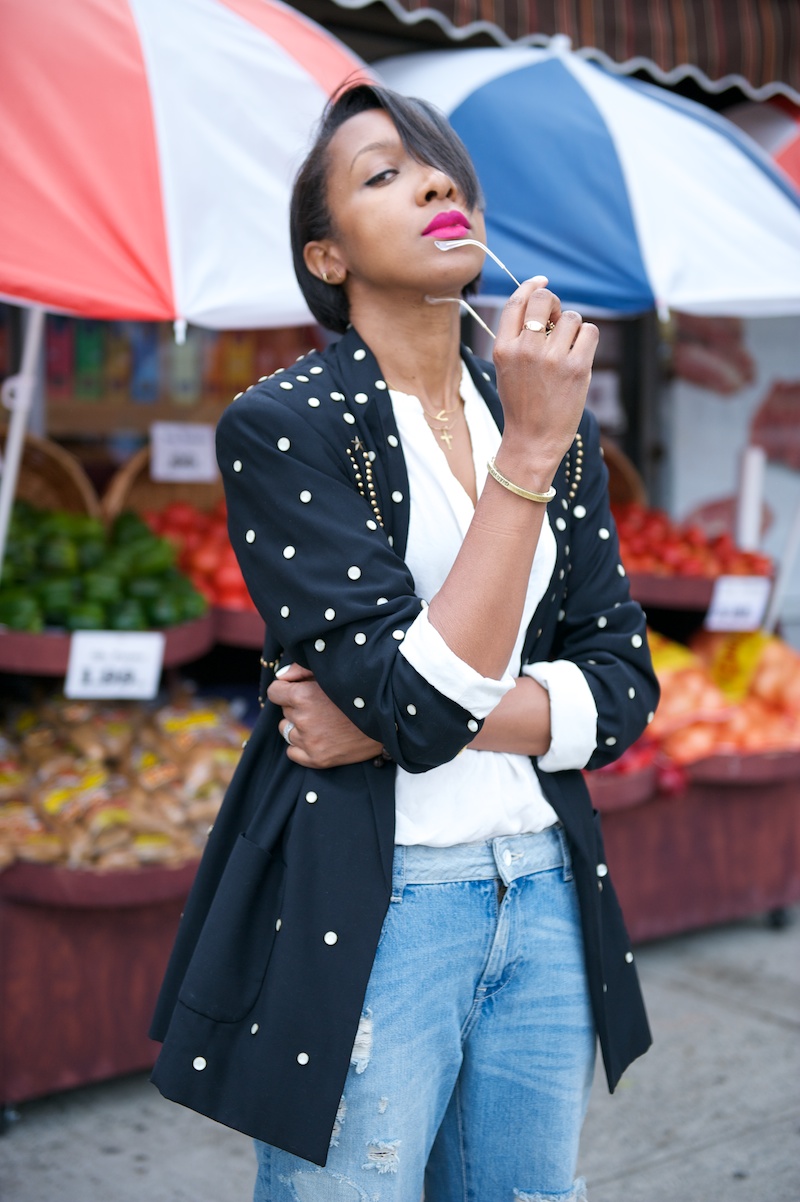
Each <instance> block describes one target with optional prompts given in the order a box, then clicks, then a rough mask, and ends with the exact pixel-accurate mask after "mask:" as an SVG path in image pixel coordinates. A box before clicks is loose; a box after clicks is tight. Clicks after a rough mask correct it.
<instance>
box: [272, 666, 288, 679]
mask: <svg viewBox="0 0 800 1202" xmlns="http://www.w3.org/2000/svg"><path fill="white" fill-rule="evenodd" d="M291 667H292V665H291V664H284V665H283V667H281V668H278V671H277V672H276V673H275V676H276V678H277V677H278V676H285V675H286V673H287V672H288V671H289V669H290V668H291Z"/></svg>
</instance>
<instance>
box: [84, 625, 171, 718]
mask: <svg viewBox="0 0 800 1202" xmlns="http://www.w3.org/2000/svg"><path fill="white" fill-rule="evenodd" d="M164 642H165V640H164V635H163V634H162V633H161V631H158V630H143V631H125V632H124V633H121V632H118V631H116V630H76V631H75V633H74V634H73V636H72V638H71V639H70V647H69V663H68V666H67V679H66V681H65V683H64V694H65V695H66V696H67V697H81V698H84V699H87V700H89V699H91V700H97V699H106V700H115V701H122V700H139V701H149V700H150V699H151V698H152V697H155V695H156V693H157V691H158V682H159V680H160V679H161V665H162V663H163V660H164Z"/></svg>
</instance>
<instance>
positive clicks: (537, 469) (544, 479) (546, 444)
mask: <svg viewBox="0 0 800 1202" xmlns="http://www.w3.org/2000/svg"><path fill="white" fill-rule="evenodd" d="M543 283H545V284H546V283H547V280H546V279H545V277H544V276H535V277H534V278H533V279H532V280H527V281H526V282H525V283H524V284H523V285H522V286H521V287H520V288H518V289H517V291H516V292H515V293H514V295H513V296H512V297H511V299H510V300H509V301H508V303H507V304H506V306H505V308H504V310H503V314H502V317H501V319H500V323H499V327H498V331H497V339H496V341H495V345H494V362H495V366H496V368H497V388H498V391H499V393H500V399H501V401H502V403H503V413H504V416H505V431H504V434H503V441H502V444H501V447H500V450H499V451H498V454H497V464H498V467H499V468H500V470H501V471H504V472H507V474H508V475H509V476H510V477H511V479H512V480H514V482H515V483H517V484H520V485H521V486H522V487H525V488H529V489H532V490H533V491H536V492H538V491H546V489H547V488H548V487H549V485H550V483H551V481H552V479H553V475H554V473H555V471H556V468H557V467H558V465H559V463H560V462H561V460H562V459H563V457H564V455H565V454H566V453H567V451H568V449H569V447H570V444H571V443H572V440H573V439H574V437H575V431H576V430H577V428H578V423H579V422H580V419H581V414H582V413H583V407H584V404H585V402H586V393H587V391H588V388H589V381H590V379H591V374H592V361H593V359H594V354H595V350H596V348H597V340H598V337H599V335H598V330H597V327H596V326H594V325H590V324H589V323H588V322H583V321H582V319H581V317H580V314H578V313H573V312H570V311H568V312H565V313H562V311H561V302H560V301H559V299H558V297H557V296H555V295H554V294H553V293H552V292H550V291H549V290H548V289H547V288H544V287H542V284H543ZM526 322H538V323H539V324H540V326H542V327H543V329H533V330H531V329H526V328H525V323H526ZM548 323H552V325H553V328H552V330H551V331H550V332H549V333H545V330H546V329H547V327H548Z"/></svg>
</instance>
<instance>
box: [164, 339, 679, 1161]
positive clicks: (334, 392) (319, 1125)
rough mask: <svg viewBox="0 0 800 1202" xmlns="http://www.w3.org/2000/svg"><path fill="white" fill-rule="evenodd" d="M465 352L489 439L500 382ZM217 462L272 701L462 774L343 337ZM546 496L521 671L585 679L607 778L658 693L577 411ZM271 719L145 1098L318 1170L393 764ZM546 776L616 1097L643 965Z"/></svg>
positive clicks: (257, 392)
mask: <svg viewBox="0 0 800 1202" xmlns="http://www.w3.org/2000/svg"><path fill="white" fill-rule="evenodd" d="M463 354H464V358H465V361H466V362H467V365H468V367H469V370H470V373H471V374H472V377H473V379H474V380H475V383H476V385H477V387H478V389H479V390H480V392H481V394H482V395H483V397H484V399H485V401H486V403H487V405H488V406H489V408H490V410H491V412H492V414H493V416H494V417H495V419H496V421H497V422H498V424H499V425H500V426H501V427H502V411H501V408H500V404H499V400H498V396H497V393H496V390H495V387H494V383H493V371H492V369H491V368H490V367H489V365H487V364H485V363H481V362H479V361H478V360H476V359H475V358H474V357H473V356H472V354H471V353H470V352H469V351H468V350H467V349H466V348H464V350H463ZM217 452H218V459H219V464H220V469H221V471H222V474H223V478H224V481H225V490H226V495H227V499H228V510H229V529H230V536H231V540H232V542H233V545H234V547H235V549H236V553H237V555H238V557H239V561H240V563H241V565H242V570H243V572H244V576H245V579H246V581H247V584H248V587H249V589H250V592H251V594H252V596H253V598H254V599H255V601H256V603H257V605H258V607H259V610H260V612H261V614H262V616H263V618H264V619H265V621H266V624H267V630H268V632H269V633H268V638H267V646H266V648H265V652H264V656H263V661H262V662H263V663H264V672H263V679H262V694H263V690H264V689H265V688H266V686H267V684H268V682H269V680H270V679H272V672H273V670H274V668H275V666H276V664H277V663H278V662H279V661H282V662H284V663H289V662H296V663H299V664H302V665H304V666H307V667H308V668H310V669H311V670H312V671H313V672H314V675H315V676H316V678H317V680H318V681H319V683H320V685H321V687H322V688H323V689H324V691H325V692H326V693H327V694H328V695H329V696H330V697H331V698H332V700H333V701H334V702H335V703H336V705H337V706H338V707H339V708H340V709H341V710H343V711H344V713H346V714H347V715H348V716H349V717H351V718H352V720H353V721H354V722H355V723H356V724H357V725H358V726H359V727H360V728H361V729H362V730H363V731H364V732H365V733H366V734H368V735H370V736H372V737H373V738H375V739H377V740H379V741H380V742H381V743H383V745H384V746H385V748H386V749H387V751H388V752H389V753H390V755H391V756H392V758H393V760H394V761H395V762H396V763H397V764H400V765H402V767H403V768H405V769H406V770H407V771H409V772H425V771H426V770H427V769H429V768H432V767H434V766H436V765H438V764H442V763H445V762H447V761H449V760H450V759H452V758H453V757H454V756H455V755H456V754H457V753H458V752H459V751H460V750H461V748H462V747H464V746H465V744H467V743H468V742H469V741H470V739H471V738H472V737H474V735H473V732H472V731H471V730H470V729H469V728H468V725H467V724H468V723H472V725H473V730H474V721H473V715H472V714H470V713H469V712H468V711H466V710H464V709H462V708H461V707H460V706H459V705H456V704H455V703H454V702H452V701H449V700H448V699H447V698H446V697H443V696H442V695H441V694H440V693H439V692H437V690H436V689H435V688H433V686H432V685H430V684H428V682H427V681H426V680H424V679H423V678H422V677H421V676H419V674H418V673H417V672H416V671H415V670H414V669H413V668H412V667H411V666H410V665H409V664H408V663H407V661H406V660H405V658H404V657H403V656H402V655H400V654H398V648H399V645H400V642H401V640H402V638H403V635H404V632H405V630H406V629H407V628H408V626H409V625H410V624H411V622H413V620H414V618H415V617H416V616H417V614H418V613H419V611H420V599H419V597H418V596H417V595H416V594H415V590H414V580H413V579H412V576H411V573H410V572H409V569H408V567H407V566H406V564H405V562H404V559H403V555H404V551H405V545H406V537H407V533H408V519H409V503H408V477H407V473H406V468H405V461H404V458H403V450H402V447H401V445H400V441H399V436H398V432H397V427H396V425H395V422H394V418H393V413H392V405H391V398H390V397H389V395H388V392H387V388H386V383H385V382H384V381H383V379H382V378H381V374H380V369H379V367H378V364H377V362H376V360H375V358H374V356H373V355H372V353H371V352H370V350H369V348H368V347H366V346H365V345H364V343H363V342H362V340H361V339H360V338H359V335H358V334H357V333H356V331H355V330H353V329H350V330H349V331H348V332H347V334H345V336H344V337H343V338H342V339H341V341H339V342H338V343H336V344H335V345H333V346H332V347H330V348H328V349H327V350H326V351H324V352H323V353H316V352H313V353H311V354H310V355H308V356H306V357H305V358H304V359H302V360H300V361H299V362H298V363H296V364H295V365H294V366H293V367H292V368H290V369H288V370H286V371H283V372H279V373H276V374H275V375H274V376H271V377H270V378H269V379H267V380H265V381H262V382H261V383H259V384H257V385H255V386H254V387H252V388H250V389H248V390H247V392H246V393H245V394H244V395H243V396H241V397H240V398H239V399H237V400H236V403H235V404H233V405H231V406H230V408H229V409H228V410H227V411H226V412H225V414H224V415H223V417H222V420H221V421H220V424H219V429H218V436H217ZM554 483H555V487H556V490H557V497H556V499H555V500H554V501H552V502H551V503H550V507H549V516H550V521H551V523H552V527H553V533H554V534H555V538H556V545H557V557H556V565H555V569H554V573H553V577H552V581H551V585H550V587H549V588H548V590H547V593H546V594H545V597H544V598H543V600H542V602H541V604H540V605H539V606H538V608H537V610H536V612H535V614H534V616H533V620H532V622H531V624H530V626H529V628H528V632H527V636H526V639H525V642H524V648H523V662H534V661H538V660H552V659H569V660H572V661H573V662H574V663H576V664H578V666H579V667H580V668H581V670H582V671H583V673H584V675H585V676H586V679H587V681H588V683H589V686H590V688H591V690H592V693H593V695H594V698H595V702H596V704H597V711H598V715H599V719H598V740H597V750H596V751H595V753H594V755H593V756H592V759H591V761H590V764H589V767H592V768H597V767H600V766H601V765H603V764H607V763H609V762H610V761H612V760H613V759H614V758H616V757H617V756H618V755H620V754H621V753H622V751H624V749H625V748H626V747H628V746H629V745H630V744H631V743H632V742H633V741H634V739H636V738H637V737H638V736H639V734H641V732H642V730H643V729H644V726H645V724H646V722H647V719H648V715H649V714H650V713H652V711H653V710H654V709H655V707H656V703H657V699H658V686H657V684H656V681H655V677H654V675H653V671H652V666H651V662H650V655H649V652H648V648H647V642H646V638H645V622H644V615H643V614H642V611H641V609H640V608H639V606H638V605H636V604H635V603H634V602H632V601H631V599H630V595H629V591H628V585H627V580H626V578H625V573H624V571H623V569H622V568H621V566H620V565H619V559H618V548H617V539H616V533H615V530H614V525H613V521H612V518H611V514H610V511H609V505H608V490H607V473H606V469H605V467H604V465H603V462H602V458H601V452H600V449H599V438H598V431H597V426H596V423H595V422H594V420H593V419H592V418H591V416H589V415H588V414H587V415H585V416H584V418H583V419H582V421H581V425H580V431H579V434H578V436H577V438H576V440H575V442H574V444H573V446H572V448H571V450H570V452H569V454H568V455H567V456H566V457H565V459H564V461H563V462H562V464H561V466H560V468H559V471H558V473H557V476H556V479H555V481H554ZM573 565H574V568H575V570H574V571H573ZM356 633H361V634H364V635H366V642H364V641H363V640H362V639H360V640H359V642H358V643H356V642H355V641H354V635H355V634H356ZM409 706H411V710H412V712H411V713H409ZM280 718H281V711H280V710H279V709H278V708H277V707H275V706H273V705H272V704H270V703H269V702H266V703H265V704H264V707H263V709H262V712H261V715H260V718H259V720H258V722H257V723H256V725H255V728H254V730H253V732H252V735H251V737H250V739H249V741H248V743H247V745H246V748H245V750H244V752H243V754H242V758H241V762H240V764H239V767H238V770H237V772H236V775H235V777H234V780H233V783H232V784H231V787H230V789H229V791H228V794H227V796H226V798H225V802H224V804H223V806H222V809H221V811H220V814H219V817H218V819H217V822H216V824H215V826H214V828H213V831H212V833H211V835H210V836H209V841H208V845H207V848H206V851H205V854H204V856H203V859H202V861H201V863H200V866H199V869H198V873H197V878H196V881H195V884H194V887H193V889H192V892H191V895H190V897H189V899H188V902H187V905H186V909H185V912H184V916H183V919H182V921H181V925H180V929H179V931H178V935H177V939H176V943H175V947H174V950H173V953H172V958H171V960H170V964H169V967H168V970H167V974H166V979H165V981H164V985H163V987H162V991H161V995H160V998H159V1002H158V1006H157V1011H156V1015H155V1018H154V1022H153V1028H152V1032H151V1033H152V1035H153V1037H154V1038H156V1039H158V1040H162V1041H163V1043H164V1047H163V1049H162V1051H161V1054H160V1056H159V1059H158V1061H157V1064H156V1066H155V1070H154V1072H153V1081H154V1082H155V1084H156V1085H157V1086H158V1088H159V1089H160V1090H161V1092H162V1093H163V1094H164V1095H165V1096H166V1097H168V1098H171V1099H173V1100H174V1101H176V1102H181V1103H182V1104H184V1105H186V1106H189V1107H191V1108H192V1109H194V1110H197V1111H199V1112H200V1113H201V1114H205V1115H208V1116H209V1117H211V1118H214V1119H216V1120H218V1121H219V1122H222V1123H225V1124H227V1125H228V1126H231V1127H234V1128H236V1129H238V1130H240V1131H243V1132H245V1133H246V1134H248V1135H251V1136H254V1137H256V1138H258V1139H261V1140H264V1141H265V1142H267V1143H270V1144H273V1145H276V1146H277V1147H280V1148H283V1149H285V1150H286V1151H288V1152H292V1153H294V1154H295V1155H298V1156H301V1157H303V1158H304V1159H307V1160H311V1161H314V1162H315V1163H317V1164H320V1165H322V1164H324V1163H325V1160H326V1157H327V1153H328V1144H329V1140H330V1135H331V1131H332V1128H333V1123H334V1118H335V1115H336V1109H337V1106H338V1103H339V1099H340V1097H341V1094H342V1090H343V1086H344V1080H345V1076H346V1073H347V1068H348V1064H349V1060H350V1053H351V1050H352V1046H353V1040H354V1037H355V1033H356V1029H357V1026H358V1021H359V1017H360V1014H361V1006H362V1003H363V999H364V994H365V991H366V986H367V981H368V978H369V974H370V970H371V967H372V961H373V958H374V954H375V948H376V946H377V943H378V938H379V935H380V930H381V925H382V923H383V919H384V916H385V913H386V909H387V906H388V902H389V897H390V893H391V877H392V853H393V841H394V775H395V770H394V765H393V764H391V763H388V764H385V763H383V762H382V761H378V762H377V763H373V762H367V763H362V764H354V765H349V766H345V767H341V768H333V769H328V770H325V771H315V770H310V769H305V768H302V767H300V766H298V765H296V764H293V763H292V762H291V761H290V760H289V759H288V758H287V756H286V754H285V752H286V747H285V744H284V742H283V740H282V738H281V736H280V733H279V731H278V722H279V720H280ZM534 765H536V761H535V760H534ZM539 777H540V780H541V783H542V788H543V790H544V793H545V796H546V797H547V799H548V800H549V801H550V803H551V804H552V806H553V808H554V809H555V811H556V813H557V814H558V816H559V819H560V820H561V822H562V823H563V826H564V828H565V832H566V834H567V836H568V839H569V843H570V847H571V852H572V857H573V863H574V873H575V880H576V884H577V888H578V895H579V899H580V907H581V916H582V923H583V933H584V943H585V949H586V963H587V969H588V976H589V982H590V989H591V997H592V1004H593V1008H594V1016H595V1022H596V1025H597V1032H598V1036H599V1039H600V1043H601V1046H602V1052H603V1056H604V1060H605V1067H606V1073H607V1077H608V1083H609V1087H610V1088H611V1089H613V1088H614V1086H615V1085H616V1082H617V1080H618V1079H619V1076H620V1074H621V1073H622V1071H623V1070H624V1068H625V1067H626V1065H627V1064H628V1063H629V1062H630V1061H631V1060H632V1059H633V1058H634V1057H636V1056H639V1055H640V1054H641V1053H642V1052H644V1051H645V1050H646V1048H647V1047H648V1045H649V1043H650V1032H649V1028H648V1024H647V1018H646V1015H645V1011H644V1006H643V1003H642V998H641V994H640V991H639V985H638V981H637V975H636V969H635V967H634V965H633V963H632V956H631V954H630V947H629V941H628V937H627V934H626V932H625V928H624V925H623V921H622V916H621V914H620V910H619V906H618V904H617V900H616V897H615V895H614V891H613V889H612V887H611V884H610V881H609V877H608V875H607V870H606V867H605V862H604V856H603V847H602V841H601V836H600V830H599V824H598V821H597V817H596V815H593V812H592V807H591V804H590V801H589V796H588V791H587V789H586V786H585V783H584V781H583V778H582V776H581V773H580V772H577V771H570V772H558V773H546V772H540V773H539ZM329 931H335V932H336V933H337V935H338V939H337V941H336V942H335V943H334V944H333V945H332V946H331V945H329V944H328V943H326V942H325V940H324V935H325V933H326V932H329Z"/></svg>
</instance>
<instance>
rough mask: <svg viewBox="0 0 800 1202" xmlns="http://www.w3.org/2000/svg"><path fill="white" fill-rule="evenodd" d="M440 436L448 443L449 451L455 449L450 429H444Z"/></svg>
mask: <svg viewBox="0 0 800 1202" xmlns="http://www.w3.org/2000/svg"><path fill="white" fill-rule="evenodd" d="M439 437H440V438H441V440H442V442H444V443H446V444H447V449H448V451H452V449H453V435H452V434H451V433H450V431H449V430H442V432H441V434H440V435H439Z"/></svg>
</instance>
